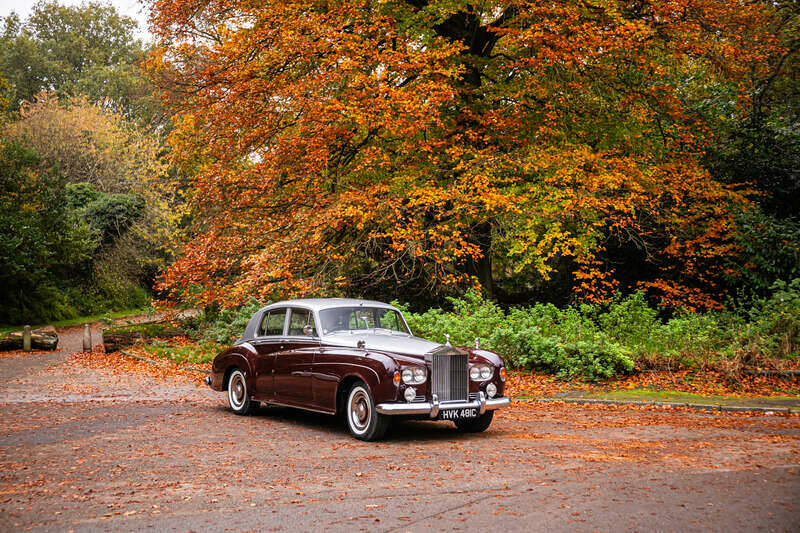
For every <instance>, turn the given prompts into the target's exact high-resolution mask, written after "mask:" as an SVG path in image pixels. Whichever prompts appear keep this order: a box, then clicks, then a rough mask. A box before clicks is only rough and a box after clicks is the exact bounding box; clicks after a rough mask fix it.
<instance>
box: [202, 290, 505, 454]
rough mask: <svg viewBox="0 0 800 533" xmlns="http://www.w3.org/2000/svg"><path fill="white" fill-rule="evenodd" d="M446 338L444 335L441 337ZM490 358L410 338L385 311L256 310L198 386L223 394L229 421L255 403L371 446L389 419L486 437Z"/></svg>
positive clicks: (331, 304) (499, 371) (499, 400)
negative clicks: (314, 419)
mask: <svg viewBox="0 0 800 533" xmlns="http://www.w3.org/2000/svg"><path fill="white" fill-rule="evenodd" d="M443 336H444V332H443ZM505 379H506V369H505V366H504V364H503V360H502V359H501V358H500V357H499V356H498V355H496V354H494V353H492V352H489V351H486V350H481V349H479V348H478V342H477V339H476V342H475V347H474V348H457V347H453V346H450V342H449V336H448V341H447V343H446V344H444V345H441V344H439V343H436V342H431V341H428V340H425V339H421V338H418V337H414V336H413V335H412V334H411V331H410V330H409V328H408V324H406V321H405V318H403V315H402V313H401V312H400V311H399V310H398V309H396V308H395V307H392V306H391V305H388V304H385V303H380V302H374V301H367V300H350V299H342V298H325V299H306V300H291V301H285V302H278V303H275V304H272V305H268V306H266V307H264V308H262V309H259V310H258V311H257V312H256V313H255V314H254V315H253V317H252V318H251V319H250V322H249V323H248V324H247V327H246V328H245V331H244V334H243V335H242V337H241V338H240V339H239V340H237V341H236V343H235V344H234V345H233V346H232V347H230V348H228V349H226V350H225V351H223V352H222V353H220V354H219V355H217V356H216V358H214V362H213V365H212V369H211V374H210V375H209V376H208V377H206V383H207V384H208V385H209V386H210V387H211V388H212V389H214V390H217V391H227V394H228V403H229V404H230V407H231V409H232V410H233V412H234V413H236V414H240V415H244V414H248V413H249V412H251V410H252V409H253V408H254V407H255V406H257V405H258V404H259V402H260V403H264V404H268V405H281V406H288V407H297V408H300V409H308V410H311V411H319V412H322V413H329V414H341V415H343V416H344V418H345V420H346V421H347V427H348V428H349V430H350V432H351V433H352V435H353V436H354V437H356V438H358V439H361V440H377V439H380V438H381V437H382V436H383V435H384V434H385V432H386V430H387V428H388V426H389V423H390V421H391V419H392V418H393V417H414V418H427V419H434V420H451V421H453V422H454V423H455V425H456V426H457V427H458V428H459V429H461V430H463V431H469V432H478V431H484V430H485V429H486V428H488V427H489V424H491V422H492V416H493V415H494V410H495V409H499V408H501V407H506V406H508V405H509V399H508V398H506V397H504V396H503V386H504V384H505Z"/></svg>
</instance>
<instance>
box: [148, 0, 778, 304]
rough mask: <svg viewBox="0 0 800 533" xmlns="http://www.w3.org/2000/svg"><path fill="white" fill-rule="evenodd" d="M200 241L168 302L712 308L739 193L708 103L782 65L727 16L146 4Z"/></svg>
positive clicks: (764, 14) (554, 5) (742, 99)
mask: <svg viewBox="0 0 800 533" xmlns="http://www.w3.org/2000/svg"><path fill="white" fill-rule="evenodd" d="M151 4H152V9H153V15H152V23H153V30H154V31H155V32H156V34H157V37H158V39H159V43H158V46H157V48H156V49H155V50H154V52H153V53H152V54H151V55H150V57H149V59H148V69H149V70H150V72H151V75H152V76H153V78H154V80H156V82H157V83H158V85H159V86H160V87H161V88H162V89H163V96H164V98H165V100H166V101H167V102H168V104H169V105H170V106H172V109H173V111H174V116H173V120H174V123H175V125H176V128H175V130H174V131H173V133H172V136H171V145H172V148H173V151H172V154H173V156H174V158H175V161H176V162H177V163H178V164H180V165H181V166H182V167H183V168H184V169H185V170H187V171H190V172H191V173H193V178H192V179H191V180H190V181H189V182H188V183H187V184H186V186H187V188H188V191H189V198H190V205H191V208H192V212H193V216H194V218H193V220H194V221H195V225H194V227H193V234H192V236H191V237H192V238H191V240H190V241H189V242H188V244H187V245H186V247H185V249H184V252H183V255H182V256H181V257H180V259H179V260H178V261H177V262H176V263H175V264H174V265H172V266H171V267H170V268H169V269H168V270H167V272H166V273H165V275H164V277H163V280H162V283H161V288H162V289H164V290H165V291H167V292H168V294H169V295H170V297H171V298H172V299H173V301H184V302H187V303H191V304H198V303H199V304H207V303H222V304H235V303H238V302H241V301H243V300H244V299H245V298H247V297H248V296H250V295H256V296H258V297H262V298H266V297H269V296H271V295H276V294H279V295H286V294H309V293H325V294H334V293H336V292H341V293H347V294H367V293H368V294H372V295H376V296H393V295H396V294H397V291H402V292H403V295H404V297H405V298H410V297H412V295H413V296H414V297H416V298H419V297H420V295H423V297H424V296H425V295H443V294H447V293H452V292H458V291H460V290H462V289H463V287H465V286H469V285H476V284H479V285H480V286H481V287H482V288H483V290H484V291H485V292H486V293H487V294H488V295H489V296H495V297H498V298H501V299H504V300H507V301H513V300H514V299H520V298H528V297H531V296H538V297H542V296H543V297H545V298H551V297H552V295H553V294H552V293H553V292H554V290H553V287H554V285H555V281H556V280H557V281H558V282H559V284H560V285H561V286H565V287H567V289H568V292H569V295H570V297H574V298H586V299H593V300H601V299H604V298H607V297H608V296H609V295H610V294H611V293H612V292H613V291H615V290H617V289H631V288H643V289H646V290H647V291H649V294H651V295H652V296H653V297H655V298H657V299H659V300H660V301H661V302H662V303H665V304H666V305H669V306H683V307H687V308H691V309H697V308H708V307H715V306H718V305H719V303H720V296H721V292H722V289H721V288H720V282H721V279H722V277H723V276H725V275H730V274H731V273H732V270H731V268H730V259H731V257H733V256H735V255H736V254H737V253H738V252H739V250H738V248H737V245H736V243H735V242H734V239H733V234H734V231H735V228H736V223H735V220H734V217H733V215H732V211H733V209H734V208H735V207H737V206H738V207H743V208H745V209H746V208H747V206H748V205H749V200H748V198H747V195H746V192H747V191H746V190H745V189H743V188H741V187H739V186H737V185H736V184H734V183H722V182H720V181H717V180H715V179H713V178H712V176H711V175H710V174H709V172H708V171H707V170H706V169H705V168H704V166H703V165H702V156H703V154H704V153H705V151H706V149H707V147H708V145H709V143H710V142H712V141H713V139H714V134H713V131H711V129H710V127H709V118H708V116H707V113H706V111H707V106H706V104H707V102H708V101H709V99H715V98H719V97H720V95H725V96H726V97H729V98H730V99H732V100H733V101H734V104H733V105H735V106H744V107H747V106H750V105H752V98H751V94H750V93H748V89H749V87H750V85H749V83H750V80H752V79H754V78H756V77H760V76H764V75H766V73H767V72H768V71H769V70H770V69H771V68H773V66H774V61H775V60H776V58H778V57H781V55H783V54H785V49H784V47H783V45H782V44H781V43H780V42H779V41H778V40H777V39H775V38H774V36H773V34H772V33H771V31H770V29H769V28H771V25H772V24H773V22H774V21H775V19H776V17H778V15H777V14H776V8H775V6H774V5H772V4H766V3H760V2H751V3H744V4H743V3H741V2H733V1H731V0H651V1H639V0H636V1H615V0H610V1H602V2H586V1H577V0H557V1H555V2H541V1H522V2H483V3H477V4H476V3H469V4H467V3H463V2H457V1H452V0H441V1H428V0H406V1H400V0H391V1H370V0H362V1H357V2H355V1H347V2H341V1H338V2H337V1H333V2H310V1H294V2H267V3H264V4H253V3H248V2H236V1H227V0H214V1H202V2H198V1H196V0H152V2H151Z"/></svg>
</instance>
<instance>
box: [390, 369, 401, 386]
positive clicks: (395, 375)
mask: <svg viewBox="0 0 800 533" xmlns="http://www.w3.org/2000/svg"><path fill="white" fill-rule="evenodd" d="M392 379H393V381H394V384H395V385H399V384H400V372H395V373H394V378H392Z"/></svg>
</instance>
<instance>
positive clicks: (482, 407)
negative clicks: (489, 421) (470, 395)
mask: <svg viewBox="0 0 800 533" xmlns="http://www.w3.org/2000/svg"><path fill="white" fill-rule="evenodd" d="M482 400H483V401H481V400H475V401H470V402H464V401H460V402H445V403H440V402H439V398H437V397H435V396H434V398H433V401H431V402H413V403H379V404H378V405H377V406H376V407H375V409H376V410H377V411H378V412H379V413H380V414H382V415H429V416H430V417H431V418H436V417H437V416H439V411H441V410H442V409H478V410H479V412H480V413H481V414H483V413H485V412H486V411H493V410H495V409H502V408H503V407H508V406H509V405H511V398H508V397H502V398H491V399H486V397H485V396H484V397H483V398H482Z"/></svg>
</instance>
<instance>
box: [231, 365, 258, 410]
mask: <svg viewBox="0 0 800 533" xmlns="http://www.w3.org/2000/svg"><path fill="white" fill-rule="evenodd" d="M228 405H230V406H231V411H233V412H234V413H236V414H237V415H247V414H250V413H251V412H252V411H253V410H254V408H255V405H256V403H255V402H252V401H250V394H249V393H248V391H247V380H246V379H245V377H244V372H242V371H241V370H239V369H238V368H237V369H235V370H234V371H233V372H231V375H230V376H229V377H228Z"/></svg>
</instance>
